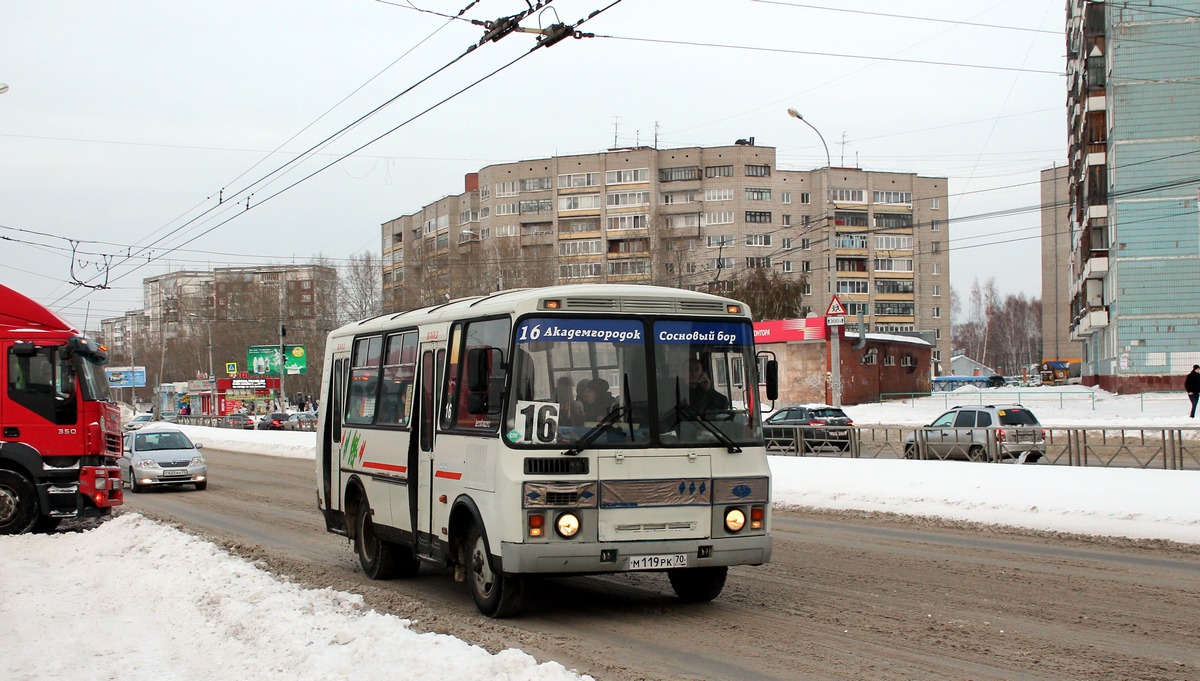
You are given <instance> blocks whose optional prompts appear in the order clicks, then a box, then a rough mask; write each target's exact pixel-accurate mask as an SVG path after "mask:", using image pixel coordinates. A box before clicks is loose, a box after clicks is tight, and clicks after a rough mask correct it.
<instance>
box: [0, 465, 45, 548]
mask: <svg viewBox="0 0 1200 681" xmlns="http://www.w3.org/2000/svg"><path fill="white" fill-rule="evenodd" d="M40 510H41V509H39V508H38V497H37V490H36V489H34V487H33V483H31V482H29V480H27V479H26V478H25V476H23V475H21V474H20V473H17V472H15V471H9V470H2V469H0V535H3V534H21V533H23V532H28V531H29V530H30V529H32V528H33V524H34V523H35V522H36V521H37V519H38V516H39V515H40V513H39V511H40Z"/></svg>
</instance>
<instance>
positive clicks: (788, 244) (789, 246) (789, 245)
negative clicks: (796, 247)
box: [783, 236, 792, 251]
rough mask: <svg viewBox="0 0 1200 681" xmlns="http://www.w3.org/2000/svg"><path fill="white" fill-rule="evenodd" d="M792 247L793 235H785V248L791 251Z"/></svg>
mask: <svg viewBox="0 0 1200 681" xmlns="http://www.w3.org/2000/svg"><path fill="white" fill-rule="evenodd" d="M791 249H792V239H791V237H786V236H785V237H783V250H785V251H790V250H791Z"/></svg>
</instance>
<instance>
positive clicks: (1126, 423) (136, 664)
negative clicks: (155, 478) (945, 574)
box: [0, 387, 1200, 680]
mask: <svg viewBox="0 0 1200 681" xmlns="http://www.w3.org/2000/svg"><path fill="white" fill-rule="evenodd" d="M1013 401H1020V402H1021V403H1023V404H1025V405H1027V406H1029V407H1030V408H1031V409H1033V410H1034V412H1035V413H1036V414H1037V415H1038V418H1039V419H1040V420H1041V421H1042V422H1043V423H1044V424H1046V425H1048V426H1068V425H1090V426H1094V427H1100V426H1105V427H1125V428H1137V427H1144V428H1162V427H1177V426H1183V427H1189V426H1198V425H1200V421H1193V420H1190V419H1188V418H1187V408H1188V402H1187V399H1186V397H1185V396H1184V395H1183V394H1182V391H1180V392H1178V393H1174V394H1165V393H1164V394H1151V395H1147V396H1145V397H1144V398H1143V397H1140V396H1114V395H1109V394H1107V393H1103V392H1099V391H1093V390H1090V389H1086V388H1079V387H1074V388H1070V389H1054V388H1043V389H1022V390H1021V394H1020V395H1019V396H1018V395H1016V394H1014V393H1009V392H1007V391H987V390H984V391H978V392H976V391H974V390H973V389H969V388H968V389H964V390H962V391H958V392H956V393H954V394H953V395H951V396H943V395H937V396H933V397H926V398H919V399H916V400H912V401H908V402H903V403H892V404H887V405H857V406H851V407H847V409H846V411H847V412H848V413H849V414H850V415H851V416H852V417H853V418H854V420H855V422H856V423H858V424H860V425H869V424H879V423H888V424H907V425H920V424H924V423H928V422H929V421H931V420H932V419H933V418H935V417H936V416H938V415H939V414H940V413H941V412H942V411H943V410H944V409H945V406H946V405H947V404H949V405H954V404H967V403H976V404H978V403H984V404H992V403H1006V402H1013ZM185 430H187V431H188V432H189V433H190V434H191V435H192V437H193V439H195V440H197V441H200V442H203V443H205V444H206V445H207V446H209V447H212V448H215V449H231V450H235V451H246V452H253V453H257V454H265V455H271V456H289V457H299V458H308V459H311V458H313V456H314V440H315V436H314V435H313V434H312V433H279V432H267V431H238V430H220V429H209V428H193V427H185ZM771 470H772V473H773V475H774V480H773V490H774V498H775V503H776V504H777V505H799V506H812V507H818V508H833V509H861V510H869V511H888V512H892V513H902V514H915V515H926V516H940V517H945V518H954V519H963V520H971V521H977V522H982V523H996V524H1004V525H1014V526H1021V527H1031V528H1038V529H1046V530H1059V531H1064V532H1073V533H1083V534H1095V535H1106V536H1124V537H1134V538H1157V539H1170V540H1174V541H1179V542H1187V543H1196V544H1200V506H1197V505H1196V504H1195V502H1194V499H1195V496H1196V493H1197V490H1200V471H1162V470H1141V469H1116V468H1070V467H1066V466H1047V465H1032V466H1008V465H988V464H975V463H963V462H941V461H899V460H876V459H837V458H824V457H822V458H816V457H803V458H797V457H783V456H772V457H771ZM213 474H214V475H216V476H219V475H220V472H219V471H213ZM314 513H315V510H314ZM0 547H2V548H0V573H3V574H4V575H5V578H4V580H0V640H3V641H5V649H6V652H5V655H4V667H5V672H6V674H5V676H6V678H10V679H42V678H60V677H65V676H68V675H71V676H74V675H77V674H79V673H80V672H81V670H86V673H87V675H88V676H90V677H93V678H102V679H109V678H122V679H151V678H153V679H322V680H324V679H343V678H351V677H353V678H362V679H384V678H400V676H397V670H403V674H402V678H405V679H435V678H436V679H443V678H455V679H547V680H557V679H577V678H580V677H579V676H578V675H577V674H575V673H573V672H571V671H569V670H567V669H565V668H563V667H562V665H559V664H557V663H554V662H548V663H543V664H538V663H537V662H536V661H535V660H533V659H532V658H531V657H530V656H528V655H526V654H525V653H523V652H520V651H516V650H509V651H504V652H502V653H500V654H498V655H491V654H489V653H488V652H486V651H484V650H482V649H480V648H478V647H475V646H470V645H468V644H466V643H464V642H462V641H460V640H458V639H455V638H452V637H449V636H444V635H439V634H418V633H415V632H413V631H411V630H410V629H409V627H408V622H407V621H406V620H403V619H400V618H397V617H394V616H390V615H380V614H378V613H374V612H368V611H364V610H363V609H362V608H361V607H359V603H360V602H361V599H360V598H359V597H357V596H354V595H351V594H346V593H341V592H335V591H331V590H312V589H301V588H299V587H296V586H294V585H290V584H285V583H282V582H279V581H277V580H275V579H273V578H272V577H271V576H270V575H269V574H267V573H264V572H262V571H260V570H259V569H257V568H255V567H254V566H252V565H250V564H248V563H246V562H244V561H242V560H240V559H237V558H234V557H232V556H229V555H228V554H226V553H224V552H223V551H221V550H220V549H219V548H217V547H216V546H214V545H212V544H210V543H207V542H204V541H201V540H199V539H196V538H194V537H191V536H189V535H187V534H184V533H182V532H179V531H177V530H175V529H173V528H170V527H167V526H165V525H161V524H158V523H155V522H152V521H150V520H147V519H145V518H143V517H141V516H139V515H136V514H126V515H123V516H121V517H119V518H117V519H115V520H113V521H111V522H108V523H105V524H103V525H101V526H100V527H98V528H97V529H94V530H91V531H89V532H84V533H77V534H60V535H51V536H30V535H26V536H20V537H3V538H0ZM48 594H52V595H48ZM81 615H82V616H81ZM97 627H103V628H104V629H105V631H106V635H104V636H97V635H96V632H97ZM63 641H70V642H71V645H70V646H64V645H62V642H63ZM113 641H117V642H119V645H116V646H114V645H113ZM385 648H386V650H387V655H380V654H379V651H380V650H382V649H385ZM583 678H587V677H583Z"/></svg>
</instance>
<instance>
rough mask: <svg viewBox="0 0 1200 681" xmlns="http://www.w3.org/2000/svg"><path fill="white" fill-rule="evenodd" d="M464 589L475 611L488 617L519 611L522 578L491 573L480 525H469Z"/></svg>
mask: <svg viewBox="0 0 1200 681" xmlns="http://www.w3.org/2000/svg"><path fill="white" fill-rule="evenodd" d="M467 587H468V588H469V589H470V590H471V599H472V600H474V601H475V607H476V608H478V609H479V612H481V613H483V614H484V615H487V616H488V617H492V618H495V619H499V618H501V617H508V616H510V615H515V614H516V613H517V611H518V610H520V609H521V597H522V595H523V593H524V585H523V584H522V582H521V578H520V577H519V576H517V575H513V574H505V573H503V572H498V571H496V570H494V569H492V557H491V555H490V554H489V553H488V550H487V542H486V541H484V538H483V528H481V527H480V526H479V523H471V530H470V531H469V532H468V533H467Z"/></svg>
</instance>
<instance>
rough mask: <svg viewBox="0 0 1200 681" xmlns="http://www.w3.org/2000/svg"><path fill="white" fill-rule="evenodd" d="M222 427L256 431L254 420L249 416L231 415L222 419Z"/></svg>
mask: <svg viewBox="0 0 1200 681" xmlns="http://www.w3.org/2000/svg"><path fill="white" fill-rule="evenodd" d="M221 427H222V428H241V429H242V430H254V419H252V418H250V416H249V415H248V414H229V415H228V416H226V417H224V418H222V419H221Z"/></svg>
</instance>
